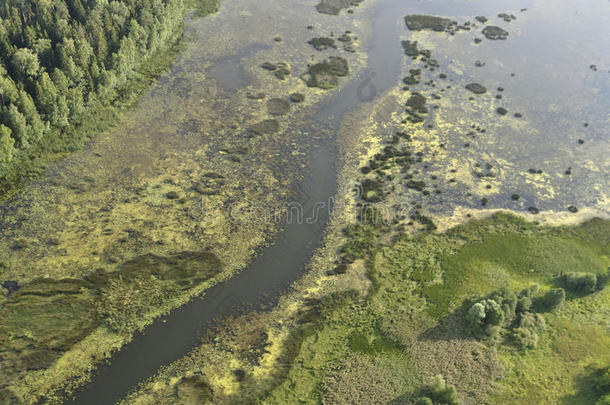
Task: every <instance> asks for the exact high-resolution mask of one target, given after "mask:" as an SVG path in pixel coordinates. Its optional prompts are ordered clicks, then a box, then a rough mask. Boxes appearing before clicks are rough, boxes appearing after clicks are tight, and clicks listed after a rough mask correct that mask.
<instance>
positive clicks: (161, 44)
mask: <svg viewBox="0 0 610 405" xmlns="http://www.w3.org/2000/svg"><path fill="white" fill-rule="evenodd" d="M186 1H188V0H120V1H108V0H3V1H2V2H1V3H0V168H1V166H2V165H3V164H5V163H7V162H9V161H11V160H12V158H13V156H14V153H15V151H17V150H23V149H26V148H28V146H30V145H32V144H34V143H36V142H37V141H39V140H41V139H42V138H43V137H45V136H47V135H48V134H49V133H50V132H51V131H52V130H54V129H59V130H62V129H64V128H66V127H67V126H69V125H70V124H71V123H72V122H73V121H74V120H75V119H78V118H79V117H82V116H83V114H84V113H85V112H86V111H87V108H88V106H90V105H92V104H93V103H95V102H97V101H101V102H104V101H108V100H111V99H112V96H113V94H114V92H115V89H117V88H118V87H119V86H121V85H123V84H125V82H126V81H127V80H128V79H129V78H130V76H132V74H133V72H134V70H136V69H138V68H139V67H140V66H141V64H142V63H143V61H146V60H147V59H148V58H149V57H150V56H151V55H153V54H154V53H155V52H157V51H160V50H163V49H164V48H165V47H167V46H168V45H169V44H170V43H171V42H173V39H174V38H175V36H176V33H177V32H179V30H180V29H181V27H182V24H183V21H184V16H185V10H186V9H187V6H188V4H187V3H186Z"/></svg>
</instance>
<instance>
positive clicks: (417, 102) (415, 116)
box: [405, 92, 428, 124]
mask: <svg viewBox="0 0 610 405" xmlns="http://www.w3.org/2000/svg"><path fill="white" fill-rule="evenodd" d="M405 111H406V112H407V114H408V115H409V117H408V120H409V121H410V122H411V123H414V124H416V123H419V122H423V121H424V119H425V117H424V115H425V114H427V113H428V107H426V97H425V96H424V95H422V94H421V93H418V92H414V93H413V94H411V96H410V97H409V98H408V100H407V104H406V109H405Z"/></svg>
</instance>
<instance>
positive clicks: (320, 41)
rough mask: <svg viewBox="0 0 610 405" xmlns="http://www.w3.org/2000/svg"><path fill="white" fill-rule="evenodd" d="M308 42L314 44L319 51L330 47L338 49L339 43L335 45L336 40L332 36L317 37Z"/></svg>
mask: <svg viewBox="0 0 610 405" xmlns="http://www.w3.org/2000/svg"><path fill="white" fill-rule="evenodd" d="M307 43H308V44H310V45H311V46H313V47H314V48H315V49H316V50H318V51H323V50H325V49H328V48H333V49H337V45H335V40H334V39H332V38H326V37H317V38H312V39H311V40H309V41H308V42H307Z"/></svg>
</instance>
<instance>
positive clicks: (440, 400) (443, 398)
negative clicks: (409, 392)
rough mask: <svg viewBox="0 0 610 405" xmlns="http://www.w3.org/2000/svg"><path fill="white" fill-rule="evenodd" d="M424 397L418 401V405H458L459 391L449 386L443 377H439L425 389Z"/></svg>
mask: <svg viewBox="0 0 610 405" xmlns="http://www.w3.org/2000/svg"><path fill="white" fill-rule="evenodd" d="M423 394H424V395H423V396H421V397H420V398H418V399H417V401H416V402H415V404H416V405H458V404H459V403H460V401H459V399H458V397H457V390H456V389H455V387H454V386H453V385H447V383H446V382H445V379H444V378H443V376H442V375H437V376H436V377H434V378H433V379H432V381H431V382H430V384H428V385H427V386H426V387H424V389H423Z"/></svg>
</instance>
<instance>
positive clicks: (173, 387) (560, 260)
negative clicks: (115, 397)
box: [128, 213, 610, 404]
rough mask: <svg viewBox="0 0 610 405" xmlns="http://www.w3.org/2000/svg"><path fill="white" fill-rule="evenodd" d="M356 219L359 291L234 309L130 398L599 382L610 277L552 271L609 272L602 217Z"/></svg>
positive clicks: (450, 392)
mask: <svg viewBox="0 0 610 405" xmlns="http://www.w3.org/2000/svg"><path fill="white" fill-rule="evenodd" d="M364 227H366V228H367V229H368V231H370V232H368V233H365V234H366V235H367V236H365V237H359V238H357V241H358V244H359V246H365V245H367V244H368V246H369V248H366V249H363V251H365V252H367V253H366V255H365V256H364V257H362V258H359V259H356V260H355V261H354V263H353V264H350V265H348V266H347V268H346V269H345V272H344V273H340V274H338V275H336V276H334V277H336V278H337V279H342V278H346V279H347V278H349V279H350V280H352V281H351V282H348V283H347V284H351V285H352V286H355V285H356V282H355V280H357V276H356V273H358V272H359V270H358V269H359V268H362V267H365V268H366V271H367V274H368V277H369V278H370V279H371V280H373V283H372V284H371V288H369V289H368V294H358V293H356V292H355V291H354V292H345V293H341V294H337V293H331V294H330V295H327V296H326V297H325V298H322V299H305V300H304V301H299V300H296V301H295V300H290V299H289V300H287V301H282V303H281V304H280V307H278V308H276V309H275V310H273V311H271V312H270V313H263V314H247V315H244V316H241V317H238V318H235V319H232V320H230V321H229V322H227V323H226V324H224V325H223V327H222V328H221V330H220V331H219V334H218V335H217V336H216V337H215V338H214V339H211V340H206V341H205V342H204V344H203V345H202V346H201V347H200V348H198V349H196V350H195V351H194V352H193V353H192V354H191V355H190V356H187V357H186V358H184V359H181V360H180V361H178V362H177V363H176V364H174V365H172V366H170V367H169V368H167V369H165V370H162V371H161V373H160V374H159V376H157V377H156V378H155V379H152V380H151V381H150V382H148V383H146V384H144V385H143V388H142V390H140V391H139V392H136V393H134V394H132V396H130V397H129V399H128V401H129V403H147V402H148V401H151V400H154V401H157V402H159V403H173V401H178V403H201V402H205V401H208V400H211V401H213V402H218V403H230V402H232V401H260V402H262V403H269V404H276V403H353V402H358V403H396V404H398V403H405V404H408V403H416V402H417V401H418V400H420V399H421V398H422V397H427V398H432V399H433V402H432V403H461V402H476V403H523V404H526V403H534V402H541V401H543V402H546V403H583V404H584V403H594V402H595V401H597V400H598V399H599V398H600V397H601V396H602V395H603V394H604V390H606V389H607V387H606V388H604V385H603V377H601V378H600V377H599V375H602V376H603V370H604V367H606V366H607V365H608V364H609V362H610V350H609V347H610V335H609V334H608V331H607V325H606V322H607V319H608V314H609V313H610V288H608V287H607V286H606V287H605V288H601V286H600V288H599V289H596V290H595V291H591V292H588V293H585V294H582V293H578V292H574V291H571V290H570V289H569V288H567V287H566V286H565V285H564V284H562V281H561V280H562V278H561V277H560V274H562V273H574V272H582V273H587V274H596V275H597V276H599V277H600V279H602V278H603V276H604V275H606V274H607V271H608V265H609V264H610V261H609V259H608V255H609V254H610V244H609V240H608V234H610V232H609V231H610V221H607V220H601V219H592V220H589V221H587V222H585V223H583V224H582V225H579V226H571V227H568V226H564V227H543V226H539V225H536V224H534V223H531V222H527V221H525V220H523V219H521V218H518V217H515V216H512V215H508V214H505V213H499V214H496V215H494V216H492V217H489V218H487V219H483V220H477V221H472V222H470V223H467V224H464V225H460V226H458V227H455V228H452V229H450V230H449V231H447V232H445V233H442V234H434V233H430V232H423V233H420V234H418V235H415V236H408V235H405V234H396V235H394V237H393V238H392V239H391V240H390V241H387V242H385V243H377V242H376V240H379V239H382V240H383V237H382V235H383V234H384V232H385V229H384V228H383V227H379V226H373V225H370V224H369V225H366V224H365V225H364ZM363 234H364V233H361V234H360V235H363ZM350 239H351V241H352V242H353V241H354V239H353V235H352V237H348V242H347V245H349V244H350ZM327 282H329V281H327ZM534 285H536V286H538V287H537V290H535V292H532V293H531V302H532V304H531V306H528V307H527V310H523V308H521V307H519V308H521V309H518V310H516V314H515V310H514V309H513V310H512V311H513V317H514V318H513V319H511V320H509V319H508V318H506V319H505V322H504V323H503V324H502V325H501V326H500V327H498V328H495V329H493V328H490V329H489V331H490V333H488V332H487V331H486V332H484V333H475V332H474V331H473V328H472V324H471V322H470V320H469V317H468V312H469V309H470V308H471V307H472V306H473V304H474V303H476V302H480V301H481V300H485V299H490V297H491V298H493V299H495V300H496V301H498V302H502V298H501V296H502V294H505V295H506V296H508V295H510V294H509V293H507V292H506V291H507V290H508V289H510V290H511V291H513V292H516V295H515V296H522V295H520V294H522V293H520V291H523V290H524V289H528V291H534V288H532V286H534ZM558 286H563V287H565V288H566V290H565V291H566V300H565V302H564V303H563V305H560V306H558V307H557V308H554V309H552V310H551V309H549V308H547V307H545V305H546V304H545V302H546V301H545V300H546V298H545V297H547V295H548V294H547V293H548V291H550V290H553V289H555V288H558ZM563 287H562V288H563ZM507 294H508V295H507ZM299 302H300V303H299ZM504 302H505V303H506V302H507V301H506V300H504ZM520 305H521V304H520ZM295 306H296V308H299V309H295ZM519 311H523V312H519ZM508 312H510V310H508ZM508 312H507V316H508ZM525 314H527V315H525ZM539 317H540V318H542V320H541V321H539V322H541V323H542V324H543V326H542V327H540V328H539V329H536V332H535V333H536V342H535V343H534V344H530V345H529V346H528V345H524V344H523V342H524V341H523V340H518V339H517V338H516V335H517V334H518V333H519V332H518V331H517V329H518V328H517V326H519V325H523V324H524V323H525V321H523V319H533V318H536V319H539ZM503 319H504V318H503ZM270 325H272V326H270ZM491 329H493V331H492V330H491ZM532 330H533V329H532ZM253 336H256V337H257V338H256V339H255V340H252V337H253ZM216 362H220V363H221V364H223V365H224V366H223V367H220V366H218V364H214V363H216ZM227 365H228V366H227ZM439 375H440V376H442V378H441V377H438V376H439ZM596 378H597V380H595V379H596ZM593 380H595V381H598V380H599V381H602V383H599V382H595V383H594V382H593ZM193 381H196V382H197V384H194V383H193ZM600 384H601V385H600ZM193 398H197V400H196V401H195V402H193V401H192V399H193ZM197 401H199V402H197ZM422 401H423V400H422ZM422 403H428V402H422Z"/></svg>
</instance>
